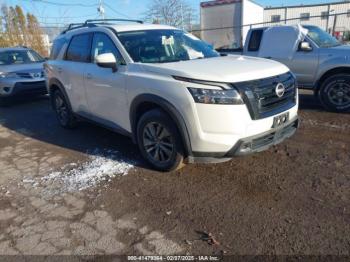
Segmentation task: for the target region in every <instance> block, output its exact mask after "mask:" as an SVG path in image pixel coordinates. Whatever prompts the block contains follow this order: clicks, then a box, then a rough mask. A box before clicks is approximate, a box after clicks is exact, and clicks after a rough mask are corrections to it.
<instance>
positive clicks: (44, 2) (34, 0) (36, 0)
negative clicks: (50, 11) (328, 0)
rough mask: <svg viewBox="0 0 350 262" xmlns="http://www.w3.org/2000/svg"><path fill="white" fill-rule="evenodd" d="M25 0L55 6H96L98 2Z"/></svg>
mask: <svg viewBox="0 0 350 262" xmlns="http://www.w3.org/2000/svg"><path fill="white" fill-rule="evenodd" d="M24 1H27V2H32V3H43V4H49V5H56V6H79V7H97V6H98V4H69V3H57V2H52V1H47V0H24Z"/></svg>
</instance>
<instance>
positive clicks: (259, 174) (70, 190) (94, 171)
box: [0, 94, 350, 256]
mask: <svg viewBox="0 0 350 262" xmlns="http://www.w3.org/2000/svg"><path fill="white" fill-rule="evenodd" d="M300 116H301V121H302V122H301V128H300V130H299V131H298V132H297V134H296V135H295V136H294V137H293V138H291V139H289V140H288V141H287V142H285V143H283V144H281V145H279V146H277V147H274V148H271V149H270V150H269V151H267V152H263V153H260V154H256V155H252V156H248V157H244V158H236V159H233V160H232V161H230V162H227V163H224V164H217V165H212V164H211V165H202V164H201V165H199V164H198V165H188V166H186V167H185V168H184V169H182V170H180V171H177V172H173V173H158V172H154V171H152V170H150V169H149V167H148V166H147V165H146V164H145V163H144V162H143V160H142V159H141V157H140V155H139V153H138V150H137V148H136V146H135V145H133V144H132V142H131V140H129V139H128V138H125V137H123V136H120V135H117V134H114V133H112V132H110V131H107V130H105V129H102V128H99V127H96V126H93V125H90V124H87V123H82V124H81V125H80V126H79V127H78V128H77V129H76V130H73V131H67V130H63V129H62V128H60V127H59V126H58V123H57V121H56V119H55V116H54V114H53V112H52V111H51V108H50V106H49V101H48V99H47V98H43V99H38V100H34V101H31V102H20V103H17V104H16V105H14V106H12V107H9V108H0V194H1V195H0V255H8V254H27V255H30V254H31V255H39V254H43V255H51V254H77V255H95V254H127V255H131V254H139V255H148V254H158V255H160V254H164V255H167V254H192V255H203V254H207V255H210V254H214V255H221V254H226V255H257V254H260V255H261V254H264V255H345V256H350V154H349V153H350V135H349V132H350V114H335V113H329V112H325V111H324V110H323V109H322V108H321V107H320V105H319V104H318V103H317V102H316V101H315V100H314V98H313V96H312V95H310V94H303V95H301V109H300ZM209 233H210V234H211V236H212V237H209V238H210V240H212V242H214V245H210V244H209V243H208V241H206V240H205V237H208V236H206V235H205V234H209ZM209 242H210V241H209ZM212 244H213V243H212Z"/></svg>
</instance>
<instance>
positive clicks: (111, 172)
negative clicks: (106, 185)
mask: <svg viewBox="0 0 350 262" xmlns="http://www.w3.org/2000/svg"><path fill="white" fill-rule="evenodd" d="M133 167H134V164H133V163H132V162H131V161H128V160H127V159H125V158H123V157H122V156H121V154H119V153H118V152H117V151H111V150H108V151H104V152H101V151H99V150H95V151H94V152H93V153H92V154H91V155H90V156H89V159H88V161H86V162H84V163H82V164H78V163H70V164H68V165H66V166H64V167H63V168H62V170H61V171H55V172H52V173H51V174H49V175H47V176H45V177H42V178H41V184H44V185H47V186H48V187H46V188H47V189H48V190H50V185H56V188H57V189H58V190H59V191H60V192H59V193H62V192H74V191H81V190H84V189H87V188H91V187H94V186H96V185H98V184H99V183H100V182H106V181H111V178H113V177H116V176H122V175H127V174H128V172H129V171H130V170H131V169H132V168H133ZM57 186H58V187H57ZM51 193H53V192H51ZM57 193H58V192H57Z"/></svg>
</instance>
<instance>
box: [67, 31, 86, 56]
mask: <svg viewBox="0 0 350 262" xmlns="http://www.w3.org/2000/svg"><path fill="white" fill-rule="evenodd" d="M91 38H92V34H82V35H76V36H74V37H73V38H72V40H71V42H70V44H69V47H68V50H67V54H66V60H68V61H74V62H82V63H88V62H90V49H91Z"/></svg>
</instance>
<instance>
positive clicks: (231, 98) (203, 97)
mask: <svg viewBox="0 0 350 262" xmlns="http://www.w3.org/2000/svg"><path fill="white" fill-rule="evenodd" d="M188 90H189V91H190V93H191V95H192V97H193V99H194V101H195V102H196V103H200V104H219V105H242V104H243V100H242V98H241V96H240V94H239V93H238V92H237V91H236V90H234V89H229V90H214V89H202V88H191V87H189V88H188Z"/></svg>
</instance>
